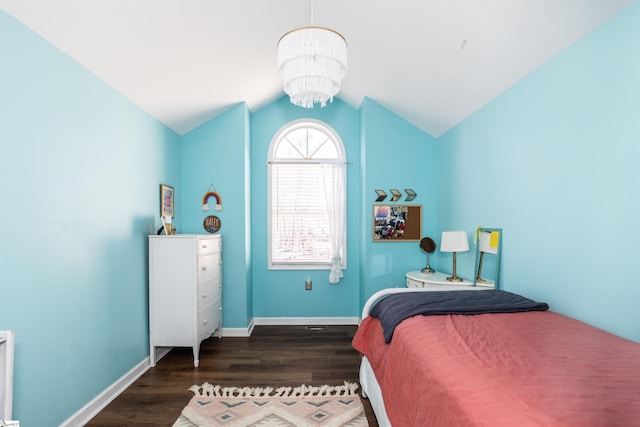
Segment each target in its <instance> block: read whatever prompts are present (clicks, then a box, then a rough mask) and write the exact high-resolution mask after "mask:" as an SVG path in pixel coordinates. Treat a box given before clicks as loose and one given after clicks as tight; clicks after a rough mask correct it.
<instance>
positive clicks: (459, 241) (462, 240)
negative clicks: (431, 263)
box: [440, 231, 469, 282]
mask: <svg viewBox="0 0 640 427" xmlns="http://www.w3.org/2000/svg"><path fill="white" fill-rule="evenodd" d="M468 250H469V240H468V238H467V232H466V231H443V232H442V239H441V240H440V252H453V275H452V276H451V277H447V280H448V281H450V282H462V279H461V278H460V277H458V276H457V274H456V255H457V253H458V252H466V251H468Z"/></svg>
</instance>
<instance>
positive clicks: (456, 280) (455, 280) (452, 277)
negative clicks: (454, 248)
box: [447, 252, 462, 282]
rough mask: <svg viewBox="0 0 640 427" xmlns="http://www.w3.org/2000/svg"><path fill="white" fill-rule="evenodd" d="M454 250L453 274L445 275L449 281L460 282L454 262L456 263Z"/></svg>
mask: <svg viewBox="0 0 640 427" xmlns="http://www.w3.org/2000/svg"><path fill="white" fill-rule="evenodd" d="M456 255H457V254H456V252H454V253H453V275H452V276H451V277H447V280H448V281H450V282H462V279H461V278H460V277H458V275H457V274H456V264H457V262H456V261H457V256H456Z"/></svg>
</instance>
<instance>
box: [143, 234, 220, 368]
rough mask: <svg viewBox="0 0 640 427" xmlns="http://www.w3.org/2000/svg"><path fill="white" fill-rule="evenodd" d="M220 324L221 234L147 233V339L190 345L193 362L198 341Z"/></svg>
mask: <svg viewBox="0 0 640 427" xmlns="http://www.w3.org/2000/svg"><path fill="white" fill-rule="evenodd" d="M221 328H222V236H221V235H219V234H211V235H192V234H176V235H172V236H149V342H150V347H151V351H150V361H151V366H155V365H156V347H192V348H193V365H194V366H195V367H198V365H199V354H200V343H201V342H202V340H204V339H206V338H209V337H210V336H212V335H213V334H214V333H215V332H216V331H217V332H218V337H220V334H221Z"/></svg>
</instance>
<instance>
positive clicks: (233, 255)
mask: <svg viewBox="0 0 640 427" xmlns="http://www.w3.org/2000/svg"><path fill="white" fill-rule="evenodd" d="M249 123H250V120H249V110H248V109H247V107H246V105H245V104H244V103H242V104H238V105H236V106H235V107H233V108H230V109H229V110H227V111H226V112H224V113H222V114H220V115H219V116H217V117H215V118H214V119H212V120H210V121H208V122H207V123H205V124H203V125H201V126H199V127H198V128H197V129H195V130H193V131H191V132H189V133H188V134H186V135H184V137H183V151H182V180H183V181H182V182H183V183H184V185H183V188H184V196H183V198H182V203H183V209H182V210H183V213H184V218H183V220H182V224H183V227H184V230H182V231H179V232H181V233H182V232H185V233H198V234H207V233H206V232H205V230H204V228H203V221H204V218H205V217H207V216H209V215H215V216H217V217H218V218H219V219H220V221H221V223H222V227H221V228H220V231H219V233H220V234H222V239H223V252H222V253H223V256H222V283H223V285H222V286H223V289H222V292H223V300H224V308H225V309H223V312H222V315H223V325H224V326H225V327H226V328H229V327H246V326H247V325H248V324H249V321H250V319H251V318H252V317H253V307H252V295H251V289H252V279H251V274H250V273H251V270H250V267H251V258H250V249H251V245H250V237H251V230H250V228H249V224H250V214H251V202H250V201H251V189H250V177H251V174H250V171H251V161H250V158H249V152H250V151H249V141H250V140H249ZM210 186H213V189H214V190H215V191H216V192H217V193H218V194H219V195H220V198H221V201H222V210H221V211H216V210H215V209H214V203H215V201H214V200H213V199H212V200H211V203H210V205H211V210H209V211H203V210H202V197H203V196H204V194H205V193H207V191H209V189H210Z"/></svg>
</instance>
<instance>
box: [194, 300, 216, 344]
mask: <svg viewBox="0 0 640 427" xmlns="http://www.w3.org/2000/svg"><path fill="white" fill-rule="evenodd" d="M219 311H220V310H219V308H218V307H216V306H215V305H212V306H210V307H207V308H205V309H204V310H202V311H199V312H198V337H200V338H205V337H209V336H211V335H212V334H213V333H214V332H215V330H216V328H217V327H218V322H216V315H218V312H219Z"/></svg>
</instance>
